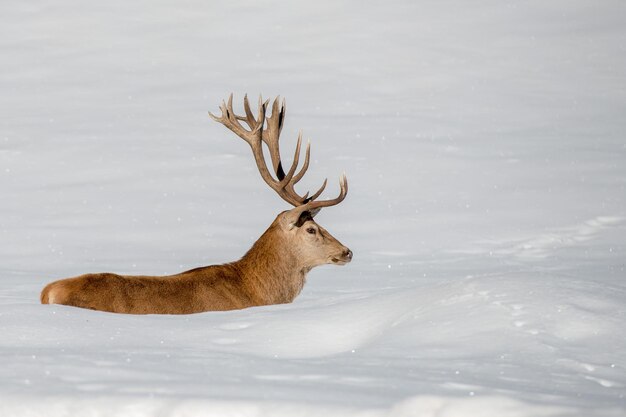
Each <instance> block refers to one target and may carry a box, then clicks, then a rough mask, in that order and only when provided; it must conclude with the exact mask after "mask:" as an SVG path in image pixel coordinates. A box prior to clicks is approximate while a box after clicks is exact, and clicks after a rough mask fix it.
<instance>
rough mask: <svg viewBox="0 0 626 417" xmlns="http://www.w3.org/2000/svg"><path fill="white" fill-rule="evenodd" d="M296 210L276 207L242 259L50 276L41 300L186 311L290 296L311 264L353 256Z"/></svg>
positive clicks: (231, 307)
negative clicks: (157, 272)
mask: <svg viewBox="0 0 626 417" xmlns="http://www.w3.org/2000/svg"><path fill="white" fill-rule="evenodd" d="M301 214H302V213H301V211H299V210H297V209H293V210H290V211H286V212H283V213H281V214H279V215H278V217H276V219H275V220H274V222H273V223H272V224H271V226H270V227H269V228H268V229H267V231H265V233H264V234H263V235H262V236H261V237H260V238H259V239H258V240H257V241H256V242H255V243H254V245H253V246H252V248H251V249H250V250H249V251H248V252H247V253H246V254H245V255H244V256H243V258H241V259H240V260H239V261H236V262H232V263H229V264H224V265H212V266H207V267H202V268H195V269H192V270H190V271H186V272H182V273H180V274H176V275H170V276H163V277H153V276H125V275H117V274H111V273H98V274H86V275H81V276H78V277H75V278H67V279H62V280H59V281H55V282H52V283H50V284H48V285H47V286H46V287H45V288H44V289H43V291H42V292H41V302H42V303H43V304H65V305H69V306H75V307H82V308H89V309H93V310H101V311H109V312H113V313H127V314H190V313H199V312H202V311H216V310H234V309H241V308H246V307H251V306H260V305H268V304H281V303H289V302H291V301H293V300H294V299H295V298H296V296H297V295H298V294H299V293H300V291H301V290H302V287H303V286H304V283H305V280H306V274H307V273H308V272H309V271H310V270H311V269H312V268H313V267H315V266H317V265H322V264H326V263H334V264H340V265H342V264H345V263H347V262H350V260H351V259H352V252H351V251H350V250H349V249H348V248H346V247H345V246H343V245H342V244H341V243H340V242H339V241H337V240H336V239H335V238H334V237H333V236H331V235H330V234H329V233H328V232H327V231H326V230H324V229H323V228H322V227H320V226H319V225H318V224H317V223H315V222H314V221H313V219H312V218H309V219H306V221H304V222H302V221H301ZM299 220H300V221H299ZM311 230H315V233H314V234H313V233H310V231H311Z"/></svg>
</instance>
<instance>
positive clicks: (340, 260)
mask: <svg viewBox="0 0 626 417" xmlns="http://www.w3.org/2000/svg"><path fill="white" fill-rule="evenodd" d="M330 261H331V262H332V263H334V264H335V265H345V264H347V263H350V261H352V251H351V250H350V249H348V250H347V251H345V252H343V253H342V254H341V255H338V256H333V257H332V258H330Z"/></svg>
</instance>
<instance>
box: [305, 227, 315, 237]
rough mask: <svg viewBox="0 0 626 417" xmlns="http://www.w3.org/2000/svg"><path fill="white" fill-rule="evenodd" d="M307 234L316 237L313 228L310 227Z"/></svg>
mask: <svg viewBox="0 0 626 417" xmlns="http://www.w3.org/2000/svg"><path fill="white" fill-rule="evenodd" d="M306 232H307V233H310V234H312V235H314V234H315V229H314V228H312V227H309V228H308V229H306Z"/></svg>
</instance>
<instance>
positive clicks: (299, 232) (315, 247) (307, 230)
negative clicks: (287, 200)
mask: <svg viewBox="0 0 626 417" xmlns="http://www.w3.org/2000/svg"><path fill="white" fill-rule="evenodd" d="M280 217H283V218H282V219H281V220H282V221H281V226H282V230H283V233H285V234H286V235H287V240H288V241H289V245H290V247H291V250H292V251H294V252H295V253H296V255H297V257H298V259H300V260H301V261H302V262H303V263H304V264H305V265H306V266H308V267H310V268H312V267H314V266H318V265H324V264H334V265H345V264H347V263H348V262H350V261H351V260H352V251H351V250H350V249H348V248H347V247H346V246H344V245H343V244H342V243H341V242H339V241H338V240H337V239H335V237H334V236H333V235H331V234H330V233H328V231H327V230H326V229H324V228H323V227H322V226H320V225H319V224H317V223H316V222H315V221H314V220H313V218H312V217H311V215H310V214H308V213H307V214H304V215H301V216H299V218H298V219H293V218H292V216H290V212H285V213H282V214H281V215H280V216H279V218H280Z"/></svg>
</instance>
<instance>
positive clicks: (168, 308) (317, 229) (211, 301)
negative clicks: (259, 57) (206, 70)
mask: <svg viewBox="0 0 626 417" xmlns="http://www.w3.org/2000/svg"><path fill="white" fill-rule="evenodd" d="M269 103H270V100H267V101H263V100H262V98H261V97H259V105H258V111H257V115H256V117H255V116H254V113H253V112H252V111H251V109H250V103H249V101H248V96H247V95H246V96H245V97H244V99H243V104H244V111H245V115H243V116H242V115H237V114H235V112H234V111H233V95H232V94H231V95H230V97H229V99H228V102H226V101H222V104H221V105H220V110H221V115H220V116H215V115H214V114H212V113H211V112H209V116H210V117H211V118H212V119H213V120H215V121H217V122H219V123H221V124H223V125H224V126H225V127H227V128H228V129H229V130H231V131H232V132H233V133H235V134H236V135H237V136H239V137H240V138H241V139H243V140H244V141H245V142H247V143H248V145H249V146H250V148H251V149H252V155H253V157H254V160H255V162H256V166H257V168H258V171H259V173H260V174H261V178H262V179H263V180H264V181H265V183H266V184H267V185H269V187H270V188H271V189H272V190H274V191H275V192H276V193H277V194H278V195H279V197H281V198H282V199H283V200H284V201H285V202H287V203H289V204H291V205H292V206H293V208H291V209H289V210H285V211H283V212H281V213H280V214H278V216H276V218H275V219H274V221H273V222H272V223H271V225H270V226H269V227H268V228H267V230H266V231H265V232H264V233H263V234H262V235H261V237H259V238H258V240H257V241H256V242H255V243H254V244H253V245H252V247H251V248H250V249H249V250H248V251H247V252H246V253H245V255H244V256H243V257H242V258H241V259H239V260H238V261H234V262H230V263H225V264H220V265H210V266H204V267H200V268H195V269H191V270H189V271H185V272H181V273H179V274H175V275H168V276H139V275H118V274H114V273H90V274H85V275H80V276H78V277H74V278H66V279H61V280H58V281H54V282H52V283H50V284H48V285H46V286H45V287H44V289H43V290H42V292H41V297H40V299H41V303H42V304H62V305H67V306H73V307H80V308H86V309H92V310H99V311H105V312H111V313H123V314H192V313H201V312H206V311H226V310H238V309H243V308H248V307H254V306H264V305H272V304H285V303H291V302H292V301H293V300H294V299H295V298H296V297H297V296H298V295H299V294H300V292H301V291H302V288H303V287H304V284H305V282H306V277H307V274H308V273H309V272H310V271H311V269H313V268H314V267H316V266H319V265H324V264H334V265H345V264H347V263H349V262H350V261H351V260H352V251H351V250H350V249H348V248H347V247H346V246H344V245H343V244H342V243H341V242H339V241H338V240H337V239H336V238H334V237H333V236H332V235H331V234H330V233H329V232H328V231H326V229H324V228H323V227H322V226H320V225H319V224H317V223H316V222H315V220H314V217H315V215H316V214H317V213H319V211H320V210H321V209H322V208H325V207H332V206H336V205H337V204H339V203H341V202H342V201H343V200H344V199H345V197H346V195H347V193H348V180H347V178H346V175H345V173H344V174H342V175H341V177H340V179H339V188H340V190H339V195H338V196H337V197H335V198H333V199H328V200H318V197H320V195H321V194H322V192H323V191H324V189H325V188H326V185H327V179H325V180H324V182H323V183H322V185H321V187H320V188H319V189H318V190H317V191H316V192H315V193H313V194H312V195H309V193H308V192H307V193H305V194H304V195H301V194H298V193H297V192H296V190H295V185H296V184H297V183H298V182H299V181H300V180H301V179H302V178H303V176H304V174H305V173H306V172H307V170H308V168H309V162H310V151H311V146H310V142H309V143H307V146H306V151H305V158H304V162H303V164H302V166H301V167H300V169H299V170H298V166H299V163H300V154H301V146H302V132H300V133H299V135H298V140H297V143H296V149H295V154H294V157H293V161H292V163H291V166H290V168H289V170H288V171H287V172H285V171H284V169H283V163H282V160H281V154H280V149H279V138H280V133H281V131H282V128H283V124H284V119H285V111H286V103H285V100H284V99H283V100H282V101H280V97H276V98H275V99H274V101H273V104H272V108H271V115H268V114H267V113H268V108H269ZM263 145H265V147H266V148H267V149H268V151H269V155H270V159H271V167H269V166H268V164H267V163H266V160H265V156H264V152H263ZM270 170H271V171H270ZM296 170H297V172H296Z"/></svg>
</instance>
